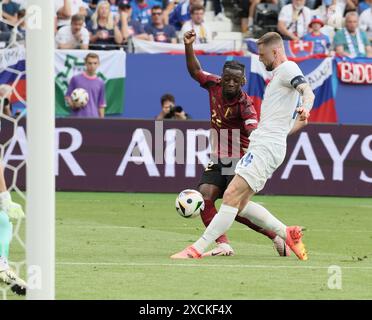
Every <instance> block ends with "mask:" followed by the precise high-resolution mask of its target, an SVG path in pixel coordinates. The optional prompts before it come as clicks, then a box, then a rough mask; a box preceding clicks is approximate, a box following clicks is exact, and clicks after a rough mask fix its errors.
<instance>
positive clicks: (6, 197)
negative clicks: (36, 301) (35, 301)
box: [0, 164, 26, 295]
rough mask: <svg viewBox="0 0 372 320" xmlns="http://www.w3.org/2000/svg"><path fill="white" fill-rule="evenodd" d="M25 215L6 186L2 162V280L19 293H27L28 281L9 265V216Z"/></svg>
mask: <svg viewBox="0 0 372 320" xmlns="http://www.w3.org/2000/svg"><path fill="white" fill-rule="evenodd" d="M23 217H24V213H23V210H22V207H21V206H20V205H19V204H18V203H15V202H13V201H12V198H11V196H10V193H9V191H8V190H7V188H6V184H5V178H4V171H3V167H2V165H1V164H0V281H1V282H4V283H5V284H7V285H10V288H11V290H12V291H13V292H14V293H16V294H18V295H25V294H26V283H25V282H24V281H23V280H22V279H21V278H19V277H18V276H17V274H16V273H15V272H14V271H13V270H12V269H11V268H10V267H9V264H8V256H9V246H10V241H11V239H12V236H13V234H12V233H13V225H12V223H11V222H10V221H9V218H14V219H20V218H23Z"/></svg>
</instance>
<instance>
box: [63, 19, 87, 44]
mask: <svg viewBox="0 0 372 320" xmlns="http://www.w3.org/2000/svg"><path fill="white" fill-rule="evenodd" d="M84 20H85V19H84V16H82V15H79V14H75V15H74V16H72V18H71V26H64V27H62V28H60V29H59V30H58V32H57V35H56V45H57V48H58V49H85V50H86V49H88V48H89V31H88V30H87V29H86V28H85V27H84Z"/></svg>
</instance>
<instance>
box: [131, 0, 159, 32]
mask: <svg viewBox="0 0 372 320" xmlns="http://www.w3.org/2000/svg"><path fill="white" fill-rule="evenodd" d="M155 5H157V3H156V2H155V1H154V0H133V1H132V2H131V6H132V20H133V21H139V22H140V23H141V24H142V25H143V26H145V25H147V24H149V23H150V22H151V8H152V7H153V6H155Z"/></svg>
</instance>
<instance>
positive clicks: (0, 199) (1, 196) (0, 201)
mask: <svg viewBox="0 0 372 320" xmlns="http://www.w3.org/2000/svg"><path fill="white" fill-rule="evenodd" d="M11 200H12V198H11V197H10V193H9V191H4V192H1V193H0V210H5V209H6V206H5V204H8V203H9V202H10V201H11Z"/></svg>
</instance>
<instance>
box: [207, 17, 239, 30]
mask: <svg viewBox="0 0 372 320" xmlns="http://www.w3.org/2000/svg"><path fill="white" fill-rule="evenodd" d="M208 26H209V29H210V30H211V32H230V31H232V30H233V23H232V22H231V20H230V21H208Z"/></svg>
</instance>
